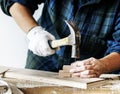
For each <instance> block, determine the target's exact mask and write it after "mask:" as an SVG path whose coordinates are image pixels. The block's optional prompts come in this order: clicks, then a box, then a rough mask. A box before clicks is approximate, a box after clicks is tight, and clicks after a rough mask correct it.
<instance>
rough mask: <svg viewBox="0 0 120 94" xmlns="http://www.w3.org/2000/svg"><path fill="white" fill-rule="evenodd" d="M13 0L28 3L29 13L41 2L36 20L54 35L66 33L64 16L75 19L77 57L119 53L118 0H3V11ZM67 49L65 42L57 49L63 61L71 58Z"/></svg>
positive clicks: (119, 13)
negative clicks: (79, 40)
mask: <svg viewBox="0 0 120 94" xmlns="http://www.w3.org/2000/svg"><path fill="white" fill-rule="evenodd" d="M15 2H18V3H20V4H22V5H24V6H26V7H28V8H29V9H30V10H31V12H32V13H34V12H35V10H36V9H37V8H38V4H41V3H44V8H43V12H42V16H41V17H40V19H39V20H38V23H39V25H41V26H42V27H44V28H46V30H47V31H48V32H50V33H52V34H53V35H54V36H55V37H56V38H57V39H59V38H63V37H66V36H68V35H69V33H70V32H69V30H68V28H67V26H66V24H65V22H64V20H70V21H74V22H75V23H77V26H78V28H79V29H80V33H81V36H82V37H81V45H80V55H81V57H80V60H82V59H86V58H89V57H95V58H101V57H103V56H105V55H108V54H110V53H112V52H117V53H120V0H3V1H2V3H1V4H2V9H3V11H4V12H5V13H6V14H8V15H10V13H9V11H8V10H9V8H10V6H11V5H12V4H13V3H15ZM70 50H71V47H69V46H67V47H61V50H60V51H58V52H57V55H58V56H61V57H62V58H65V59H64V61H65V62H67V63H66V64H70V62H71V60H72V59H71V57H70V56H71V51H70ZM53 61H54V60H53ZM55 62H57V61H56V60H55ZM62 62H63V61H62ZM46 65H47V64H46ZM46 70H47V69H46Z"/></svg>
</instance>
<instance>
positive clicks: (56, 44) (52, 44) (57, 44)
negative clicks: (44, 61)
mask: <svg viewBox="0 0 120 94" xmlns="http://www.w3.org/2000/svg"><path fill="white" fill-rule="evenodd" d="M68 42H69V40H68V37H66V38H63V39H59V40H52V41H51V40H49V41H48V43H49V45H50V47H51V48H52V49H54V48H57V47H60V46H64V45H69V43H68Z"/></svg>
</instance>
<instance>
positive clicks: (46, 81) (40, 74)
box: [0, 66, 120, 94]
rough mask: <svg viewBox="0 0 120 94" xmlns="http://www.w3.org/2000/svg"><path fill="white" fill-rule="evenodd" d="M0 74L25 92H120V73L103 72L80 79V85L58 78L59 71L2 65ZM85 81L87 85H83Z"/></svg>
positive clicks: (35, 93) (43, 93)
mask: <svg viewBox="0 0 120 94" xmlns="http://www.w3.org/2000/svg"><path fill="white" fill-rule="evenodd" d="M0 75H1V79H2V80H4V81H6V82H7V83H10V84H13V85H14V86H16V87H17V88H18V89H20V90H21V91H22V92H23V93H24V94H120V75H115V74H103V75H101V76H100V78H94V80H93V79H92V80H91V79H90V80H91V81H88V79H87V80H86V79H80V80H77V81H78V82H77V83H78V86H77V83H76V80H72V79H68V80H67V78H66V79H64V78H58V73H54V72H46V71H38V70H29V69H18V68H9V67H3V66H1V67H0ZM62 81H63V83H62ZM81 81H86V82H81ZM99 81H100V83H99ZM89 82H90V85H89ZM85 83H86V86H82V85H84V84H85ZM87 83H88V84H87ZM93 83H94V84H93ZM73 84H75V86H72V85H73ZM79 84H81V85H79Z"/></svg>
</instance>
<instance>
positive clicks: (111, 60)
mask: <svg viewBox="0 0 120 94" xmlns="http://www.w3.org/2000/svg"><path fill="white" fill-rule="evenodd" d="M100 61H101V62H102V63H104V64H105V65H106V69H105V72H106V73H107V72H112V71H115V70H117V69H120V54H119V53H116V52H113V53H111V54H109V55H107V56H105V57H103V58H101V59H100Z"/></svg>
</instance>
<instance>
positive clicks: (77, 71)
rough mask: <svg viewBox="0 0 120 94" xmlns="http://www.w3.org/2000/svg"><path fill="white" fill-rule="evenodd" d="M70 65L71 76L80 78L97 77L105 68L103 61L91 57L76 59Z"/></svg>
mask: <svg viewBox="0 0 120 94" xmlns="http://www.w3.org/2000/svg"><path fill="white" fill-rule="evenodd" d="M71 66H73V68H72V69H71V70H70V72H71V73H73V76H79V77H82V78H93V77H99V76H100V75H101V74H103V73H105V72H106V70H107V66H106V64H105V63H103V62H102V61H101V60H99V59H96V58H93V57H92V58H89V59H86V60H82V61H76V62H74V63H72V64H71Z"/></svg>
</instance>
